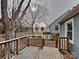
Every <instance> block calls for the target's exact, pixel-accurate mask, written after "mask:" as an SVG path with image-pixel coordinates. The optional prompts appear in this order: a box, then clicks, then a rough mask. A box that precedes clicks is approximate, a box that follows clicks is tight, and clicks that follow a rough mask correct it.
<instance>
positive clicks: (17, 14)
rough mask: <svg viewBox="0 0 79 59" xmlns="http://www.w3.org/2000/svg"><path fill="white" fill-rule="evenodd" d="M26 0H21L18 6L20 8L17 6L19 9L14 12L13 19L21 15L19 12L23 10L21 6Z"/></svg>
mask: <svg viewBox="0 0 79 59" xmlns="http://www.w3.org/2000/svg"><path fill="white" fill-rule="evenodd" d="M24 1H25V0H21V2H20V4H19V6H18V8H17V10H16V11H15V12H14V13H13V19H14V20H15V19H16V18H17V17H18V16H19V13H20V11H21V7H22V5H23V2H24Z"/></svg>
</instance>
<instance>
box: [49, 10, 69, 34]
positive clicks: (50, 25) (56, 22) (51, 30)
mask: <svg viewBox="0 0 79 59" xmlns="http://www.w3.org/2000/svg"><path fill="white" fill-rule="evenodd" d="M69 13H70V10H68V11H66V12H65V13H64V14H62V15H61V16H60V17H58V18H57V19H56V20H55V21H54V22H53V23H51V24H49V26H48V27H49V29H50V32H52V33H60V25H59V22H60V21H61V20H62V19H63V17H65V16H66V15H68V14H69ZM56 25H58V27H59V29H58V30H55V26H56Z"/></svg>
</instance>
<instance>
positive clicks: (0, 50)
mask: <svg viewBox="0 0 79 59" xmlns="http://www.w3.org/2000/svg"><path fill="white" fill-rule="evenodd" d="M0 59H2V44H0Z"/></svg>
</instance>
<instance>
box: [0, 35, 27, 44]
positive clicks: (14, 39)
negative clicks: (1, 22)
mask: <svg viewBox="0 0 79 59" xmlns="http://www.w3.org/2000/svg"><path fill="white" fill-rule="evenodd" d="M22 38H27V36H22V37H18V38H13V39H10V40H6V41H2V42H0V44H5V43H8V42H12V41H16V40H19V39H22Z"/></svg>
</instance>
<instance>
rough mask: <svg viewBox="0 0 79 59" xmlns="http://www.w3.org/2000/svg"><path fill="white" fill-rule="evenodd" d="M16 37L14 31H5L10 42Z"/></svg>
mask: <svg viewBox="0 0 79 59" xmlns="http://www.w3.org/2000/svg"><path fill="white" fill-rule="evenodd" d="M15 37H16V33H15V31H14V30H5V39H6V40H9V39H13V38H15Z"/></svg>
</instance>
